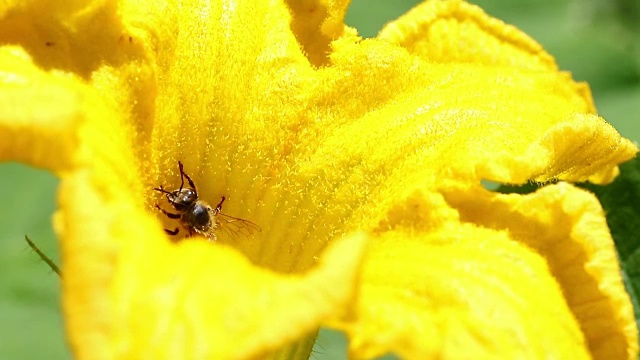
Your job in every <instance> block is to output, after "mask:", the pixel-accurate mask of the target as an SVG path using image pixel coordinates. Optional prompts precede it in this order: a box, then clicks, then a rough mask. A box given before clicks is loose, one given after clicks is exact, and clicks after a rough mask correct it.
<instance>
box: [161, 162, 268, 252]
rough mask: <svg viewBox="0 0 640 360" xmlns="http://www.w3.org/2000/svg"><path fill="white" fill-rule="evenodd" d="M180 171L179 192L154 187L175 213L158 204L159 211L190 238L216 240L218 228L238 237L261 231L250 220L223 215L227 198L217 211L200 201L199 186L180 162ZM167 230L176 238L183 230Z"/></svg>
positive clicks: (223, 199) (222, 201)
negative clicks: (186, 185)
mask: <svg viewBox="0 0 640 360" xmlns="http://www.w3.org/2000/svg"><path fill="white" fill-rule="evenodd" d="M178 168H179V169H180V188H179V189H177V190H174V191H167V190H165V189H164V187H163V186H162V185H160V187H158V188H153V190H155V191H159V192H161V193H163V194H164V195H165V196H166V197H167V200H168V201H169V203H171V206H173V208H174V209H175V210H176V213H173V212H168V211H165V210H164V209H163V208H161V207H160V205H158V204H156V208H158V210H160V211H161V212H162V213H163V214H164V215H165V216H167V217H168V218H169V219H174V220H180V224H181V225H182V227H184V229H186V231H187V233H188V235H187V236H194V235H202V236H204V237H205V238H207V239H208V240H209V241H216V239H217V237H216V231H217V230H218V229H222V230H226V231H227V232H228V233H230V235H231V236H235V235H238V234H241V235H244V236H250V235H252V234H253V233H254V232H256V231H262V229H260V227H259V226H258V225H256V224H254V223H252V222H251V221H249V220H244V219H240V218H237V217H233V216H229V215H225V214H223V213H222V203H224V201H225V199H226V198H225V197H224V196H223V197H222V199H221V200H220V203H218V205H216V207H215V208H212V207H211V206H210V205H209V204H207V203H206V202H204V201H202V200H200V199H199V198H198V191H197V190H196V184H195V183H194V182H193V180H191V178H190V177H189V175H187V173H185V172H184V166H183V165H182V163H181V162H180V161H178ZM184 179H187V182H188V183H189V187H185V186H184ZM164 231H165V232H166V233H167V234H169V235H171V236H175V235H178V232H180V229H179V228H175V229H174V230H170V229H164Z"/></svg>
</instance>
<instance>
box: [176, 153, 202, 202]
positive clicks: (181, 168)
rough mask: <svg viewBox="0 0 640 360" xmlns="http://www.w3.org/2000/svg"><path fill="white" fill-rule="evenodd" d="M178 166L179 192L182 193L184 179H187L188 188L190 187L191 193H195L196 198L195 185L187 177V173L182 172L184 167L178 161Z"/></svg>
mask: <svg viewBox="0 0 640 360" xmlns="http://www.w3.org/2000/svg"><path fill="white" fill-rule="evenodd" d="M178 166H180V181H181V183H180V190H179V191H182V187H183V186H184V178H187V181H188V182H189V186H190V187H191V189H192V190H193V192H194V193H196V196H198V190H196V184H195V183H194V182H193V180H191V178H190V177H189V175H187V173H186V172H184V167H183V166H182V163H181V162H180V161H178Z"/></svg>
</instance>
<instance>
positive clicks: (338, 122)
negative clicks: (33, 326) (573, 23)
mask: <svg viewBox="0 0 640 360" xmlns="http://www.w3.org/2000/svg"><path fill="white" fill-rule="evenodd" d="M170 3H171V4H167V3H166V2H162V1H121V2H109V1H84V2H82V1H68V2H55V3H52V4H49V5H47V6H42V5H41V4H39V2H35V1H34V2H23V1H13V2H5V3H4V4H3V5H0V14H1V16H2V21H1V22H0V26H1V27H2V28H1V31H0V36H1V39H2V44H4V46H2V48H0V64H1V65H0V68H1V69H2V70H1V71H2V72H1V73H0V81H1V83H0V91H1V94H0V115H1V116H0V119H1V120H0V139H1V142H0V156H1V159H3V160H17V161H22V162H26V163H29V164H32V165H34V166H38V167H43V168H46V169H50V170H51V171H53V172H54V173H56V174H57V175H58V176H59V177H60V178H61V186H60V189H59V209H58V211H57V213H56V215H55V227H56V230H57V232H58V235H59V238H60V244H61V248H62V254H63V270H62V271H63V282H62V286H63V307H64V316H65V322H66V331H67V334H68V339H69V343H70V346H71V348H72V351H73V353H74V354H75V356H76V357H77V358H79V359H138V358H140V359H142V358H144V359H175V358H185V359H205V358H206V359H225V358H226V359H252V358H269V357H272V356H279V358H296V359H297V358H300V359H302V358H306V357H308V354H309V351H310V346H311V344H312V342H313V338H314V336H315V333H316V331H317V329H318V328H319V327H320V326H333V327H335V328H338V329H343V330H344V331H345V332H346V333H347V334H348V336H349V338H350V354H351V356H353V357H356V358H362V357H369V356H375V355H379V354H383V353H386V352H394V353H396V354H398V355H400V356H402V357H405V358H407V359H424V358H429V357H434V358H452V359H457V358H509V359H510V358H525V357H526V358H572V359H577V358H589V357H594V358H598V359H614V358H616V359H624V358H627V359H635V357H636V356H637V338H636V332H637V329H636V324H635V322H634V318H633V310H632V307H631V304H630V301H629V299H628V296H627V294H626V292H625V290H624V287H623V284H622V281H621V279H620V275H619V267H618V263H617V259H616V254H615V249H614V247H613V244H612V241H611V236H610V234H609V231H608V229H607V226H606V221H605V219H604V216H603V213H602V209H601V208H600V206H599V204H598V202H597V200H596V199H595V197H593V196H592V195H591V194H589V193H587V192H585V191H582V190H579V189H577V188H575V187H573V186H572V185H570V184H568V183H565V182H560V183H558V184H556V185H549V186H547V187H544V188H542V189H541V190H539V191H538V192H536V193H533V194H530V195H515V194H512V195H503V194H496V193H493V192H490V191H487V190H485V189H484V188H483V187H482V185H481V180H483V179H488V180H492V181H497V182H504V183H524V182H526V181H528V180H534V181H538V182H547V181H551V180H556V179H557V180H561V181H582V180H586V179H589V180H591V181H593V182H598V183H606V182H608V181H610V180H612V179H613V178H614V177H615V175H616V173H617V164H619V163H620V162H623V161H625V160H628V159H630V158H632V157H633V156H634V154H635V153H636V151H637V149H636V147H635V146H634V145H633V144H632V143H630V142H629V141H628V140H626V139H623V138H621V137H620V135H619V134H618V133H617V132H616V131H615V129H613V128H612V127H611V126H610V125H609V124H607V123H606V122H605V121H604V120H603V119H602V118H600V117H598V116H597V115H596V114H595V109H594V106H593V103H592V100H591V96H590V94H589V88H588V86H587V85H585V84H581V83H575V82H574V81H573V80H572V79H571V77H570V75H569V74H567V73H564V72H560V71H558V70H557V67H556V64H555V63H554V60H553V58H552V57H551V56H550V55H548V54H547V53H545V52H544V51H543V49H542V48H541V47H540V46H539V45H538V44H537V43H535V42H534V41H532V40H531V39H529V38H528V37H527V36H526V35H524V34H522V33H521V32H519V31H518V30H516V29H515V28H513V27H510V26H507V25H505V24H503V23H502V22H500V21H498V20H495V19H492V18H489V17H488V16H487V15H485V14H484V13H483V12H482V11H481V10H480V9H478V8H476V7H474V6H472V5H469V4H467V3H464V2H461V1H446V2H445V1H430V2H426V3H424V4H423V5H420V6H418V7H417V8H416V9H414V10H412V11H411V12H409V13H408V14H407V15H405V16H404V17H402V18H400V19H398V20H397V21H395V22H393V23H391V24H389V25H388V26H387V27H385V29H383V30H382V32H381V33H380V34H379V36H378V37H377V38H376V39H370V40H363V39H360V38H359V37H358V36H357V34H356V32H355V30H353V29H350V28H348V27H345V26H344V25H343V22H342V20H343V18H344V13H345V9H346V7H347V2H346V1H305V2H296V1H290V2H288V3H282V2H280V1H214V2H210V1H204V0H201V1H198V0H185V1H183V2H181V3H179V4H176V3H173V2H170ZM177 161H181V162H183V163H184V165H185V171H186V172H187V173H188V174H189V175H190V176H191V177H192V178H193V180H194V182H195V184H196V186H197V187H198V191H199V196H200V198H201V199H204V200H206V201H208V202H210V203H212V204H216V203H217V202H218V200H219V199H220V197H221V196H226V197H227V201H226V202H225V203H224V208H223V211H224V212H225V213H227V214H230V215H233V216H237V217H240V218H243V219H247V220H250V221H252V222H254V223H256V224H258V225H259V226H260V227H261V228H262V232H259V233H255V234H254V235H252V236H248V237H242V236H237V237H230V238H224V237H222V236H221V238H220V240H219V241H217V242H216V243H211V242H207V241H202V239H200V238H192V239H185V240H178V241H171V240H170V239H169V238H170V236H168V235H167V234H165V233H164V232H163V228H170V229H172V228H173V226H175V225H176V222H175V221H171V220H170V219H167V218H166V217H165V216H164V215H163V214H162V213H161V212H160V211H159V210H157V209H156V208H155V205H156V203H158V204H160V205H161V206H163V207H164V208H165V209H167V210H168V209H170V207H168V206H170V204H168V203H167V200H166V199H164V198H163V197H162V194H160V193H159V192H157V191H154V190H153V188H156V187H158V186H160V185H163V186H164V187H166V188H167V189H170V190H173V189H176V188H178V187H179V185H180V173H179V172H178V168H177ZM182 230H183V231H181V232H179V234H178V235H177V236H176V237H177V238H180V237H181V236H183V235H184V234H185V231H184V229H182ZM173 240H176V239H175V238H174V239H173Z"/></svg>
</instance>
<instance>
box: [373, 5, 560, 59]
mask: <svg viewBox="0 0 640 360" xmlns="http://www.w3.org/2000/svg"><path fill="white" fill-rule="evenodd" d="M377 38H378V39H381V40H385V41H389V42H392V43H395V44H398V45H400V46H402V47H404V48H406V49H407V50H409V51H410V52H411V53H412V54H414V55H417V56H420V57H421V58H423V59H425V60H428V61H431V62H438V63H448V62H457V63H473V64H482V65H485V66H500V67H517V68H521V69H528V70H532V71H557V70H558V67H557V65H556V63H555V60H554V59H553V57H552V56H551V55H549V54H548V53H547V52H546V51H544V49H543V48H542V46H540V44H538V43H537V42H536V41H535V40H533V39H531V38H530V37H529V36H528V35H526V34H525V33H523V32H521V31H520V30H518V29H517V28H515V27H513V26H510V25H507V24H505V23H504V22H502V21H501V20H499V19H494V18H492V17H490V16H488V15H487V14H485V13H484V11H483V10H482V9H481V8H479V7H478V6H475V5H472V4H469V3H467V2H464V1H460V0H453V1H433V0H432V1H425V2H423V3H421V4H419V5H417V6H416V7H415V8H413V9H411V10H410V11H409V12H407V13H406V14H405V15H403V16H401V17H400V18H399V19H397V20H395V21H393V22H390V23H389V24H387V25H386V26H385V27H384V28H383V29H382V31H380V33H379V34H378V36H377Z"/></svg>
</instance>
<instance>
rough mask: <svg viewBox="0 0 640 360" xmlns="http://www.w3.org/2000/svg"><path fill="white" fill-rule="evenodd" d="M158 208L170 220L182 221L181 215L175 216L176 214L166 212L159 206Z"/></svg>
mask: <svg viewBox="0 0 640 360" xmlns="http://www.w3.org/2000/svg"><path fill="white" fill-rule="evenodd" d="M156 208H158V210H160V211H162V213H163V214H165V215H166V216H167V217H168V218H169V219H180V214H174V213H170V212H168V211H165V210H164V209H163V208H161V207H160V205H158V204H156Z"/></svg>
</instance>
